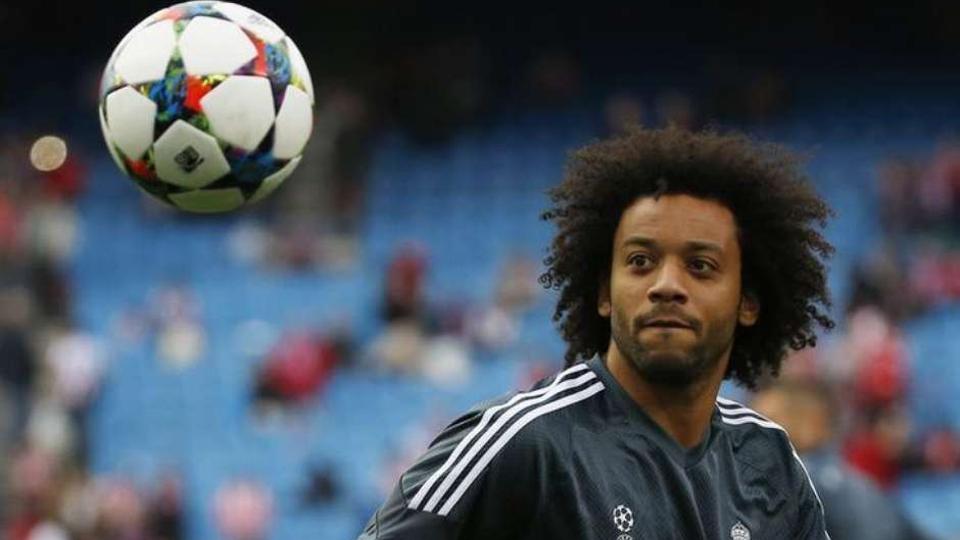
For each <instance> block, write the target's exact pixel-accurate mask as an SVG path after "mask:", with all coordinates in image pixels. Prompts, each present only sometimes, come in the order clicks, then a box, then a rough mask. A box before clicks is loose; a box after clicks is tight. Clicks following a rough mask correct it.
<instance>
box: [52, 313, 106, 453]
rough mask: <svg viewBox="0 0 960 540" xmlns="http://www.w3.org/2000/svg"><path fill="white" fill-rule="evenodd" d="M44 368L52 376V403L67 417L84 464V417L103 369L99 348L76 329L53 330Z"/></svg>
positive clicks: (85, 448) (85, 432) (94, 394)
mask: <svg viewBox="0 0 960 540" xmlns="http://www.w3.org/2000/svg"><path fill="white" fill-rule="evenodd" d="M44 365H45V366H46V367H47V369H48V370H49V373H50V377H51V391H52V393H53V399H54V401H55V402H56V403H57V404H59V405H60V406H61V407H63V409H64V410H65V411H66V412H67V413H68V414H69V416H70V418H71V420H72V422H73V427H74V429H73V431H74V433H75V435H76V449H75V450H76V456H77V459H78V460H79V462H80V463H85V462H86V456H87V448H88V444H87V441H86V434H87V415H88V410H89V407H90V404H91V403H92V401H93V399H94V398H95V396H96V394H97V392H98V391H99V388H100V380H101V378H102V377H103V373H104V371H105V368H106V359H105V357H104V352H103V349H102V347H101V345H100V344H99V343H98V342H97V341H96V339H95V338H94V337H93V336H92V335H90V334H89V333H87V332H83V331H81V330H79V329H76V328H71V327H62V328H58V329H55V330H54V332H53V333H52V335H51V336H50V337H49V338H48V344H47V348H46V351H45V352H44Z"/></svg>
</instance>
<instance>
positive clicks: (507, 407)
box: [462, 363, 605, 447]
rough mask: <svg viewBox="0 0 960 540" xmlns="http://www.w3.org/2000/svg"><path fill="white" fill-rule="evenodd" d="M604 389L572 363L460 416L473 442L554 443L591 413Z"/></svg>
mask: <svg viewBox="0 0 960 540" xmlns="http://www.w3.org/2000/svg"><path fill="white" fill-rule="evenodd" d="M604 390H605V387H604V384H603V382H602V381H601V379H600V378H599V377H598V376H597V374H596V373H595V372H594V371H593V370H592V369H590V368H589V366H587V365H586V364H583V363H581V364H576V365H573V366H571V367H568V368H566V369H564V370H562V371H560V372H558V373H554V374H552V375H550V376H548V377H545V378H543V379H540V380H539V381H537V382H536V383H534V384H533V385H532V386H531V387H530V388H529V389H527V390H523V391H513V392H509V393H507V394H504V395H501V396H499V397H497V398H494V399H491V400H487V401H484V402H481V403H478V404H476V405H474V406H473V407H471V408H470V410H469V411H468V412H467V413H466V414H465V415H464V417H462V418H463V419H466V420H468V421H469V423H470V424H471V425H472V426H473V431H474V433H473V435H472V437H473V438H475V439H482V438H485V437H491V438H492V437H496V438H498V439H501V440H503V442H504V444H506V441H511V442H512V446H521V447H525V446H530V445H533V446H538V445H544V444H554V443H556V442H557V441H558V440H560V439H562V438H563V437H566V436H567V435H568V434H569V432H570V428H571V427H572V426H573V425H575V424H583V423H586V422H587V421H588V419H589V418H590V416H591V415H592V414H593V409H594V407H593V406H592V405H593V401H594V400H593V399H591V398H594V397H595V396H597V395H598V394H600V393H602V392H603V391H604Z"/></svg>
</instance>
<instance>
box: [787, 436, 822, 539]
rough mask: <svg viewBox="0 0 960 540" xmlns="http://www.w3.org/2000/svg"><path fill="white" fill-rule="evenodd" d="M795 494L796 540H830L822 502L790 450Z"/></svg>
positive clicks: (795, 455) (805, 471)
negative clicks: (796, 515)
mask: <svg viewBox="0 0 960 540" xmlns="http://www.w3.org/2000/svg"><path fill="white" fill-rule="evenodd" d="M791 452H792V453H793V463H792V466H793V469H794V470H793V474H792V475H791V476H792V477H793V478H794V480H795V481H794V484H795V486H796V487H795V493H797V514H798V519H797V534H796V535H795V536H794V538H796V540H830V535H829V534H827V525H826V519H825V518H824V508H823V502H822V501H821V500H820V495H819V494H818V493H817V489H816V487H814V485H813V480H812V479H811V478H810V474H809V473H808V472H807V468H806V466H804V464H803V461H801V460H800V456H798V455H797V453H796V451H795V450H793V449H792V446H791Z"/></svg>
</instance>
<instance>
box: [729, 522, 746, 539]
mask: <svg viewBox="0 0 960 540" xmlns="http://www.w3.org/2000/svg"><path fill="white" fill-rule="evenodd" d="M730 540H750V529H748V528H747V526H746V525H744V524H743V523H741V522H739V521H738V522H737V524H736V525H734V526H733V528H731V529H730Z"/></svg>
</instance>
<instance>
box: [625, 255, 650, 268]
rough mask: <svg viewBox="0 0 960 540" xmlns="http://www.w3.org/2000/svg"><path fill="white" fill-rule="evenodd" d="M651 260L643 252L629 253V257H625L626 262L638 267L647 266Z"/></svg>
mask: <svg viewBox="0 0 960 540" xmlns="http://www.w3.org/2000/svg"><path fill="white" fill-rule="evenodd" d="M651 262H653V259H651V258H650V257H649V256H647V255H643V254H637V255H631V256H630V258H629V259H627V263H628V264H629V265H630V266H636V267H640V268H645V267H647V266H649V265H650V263H651Z"/></svg>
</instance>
